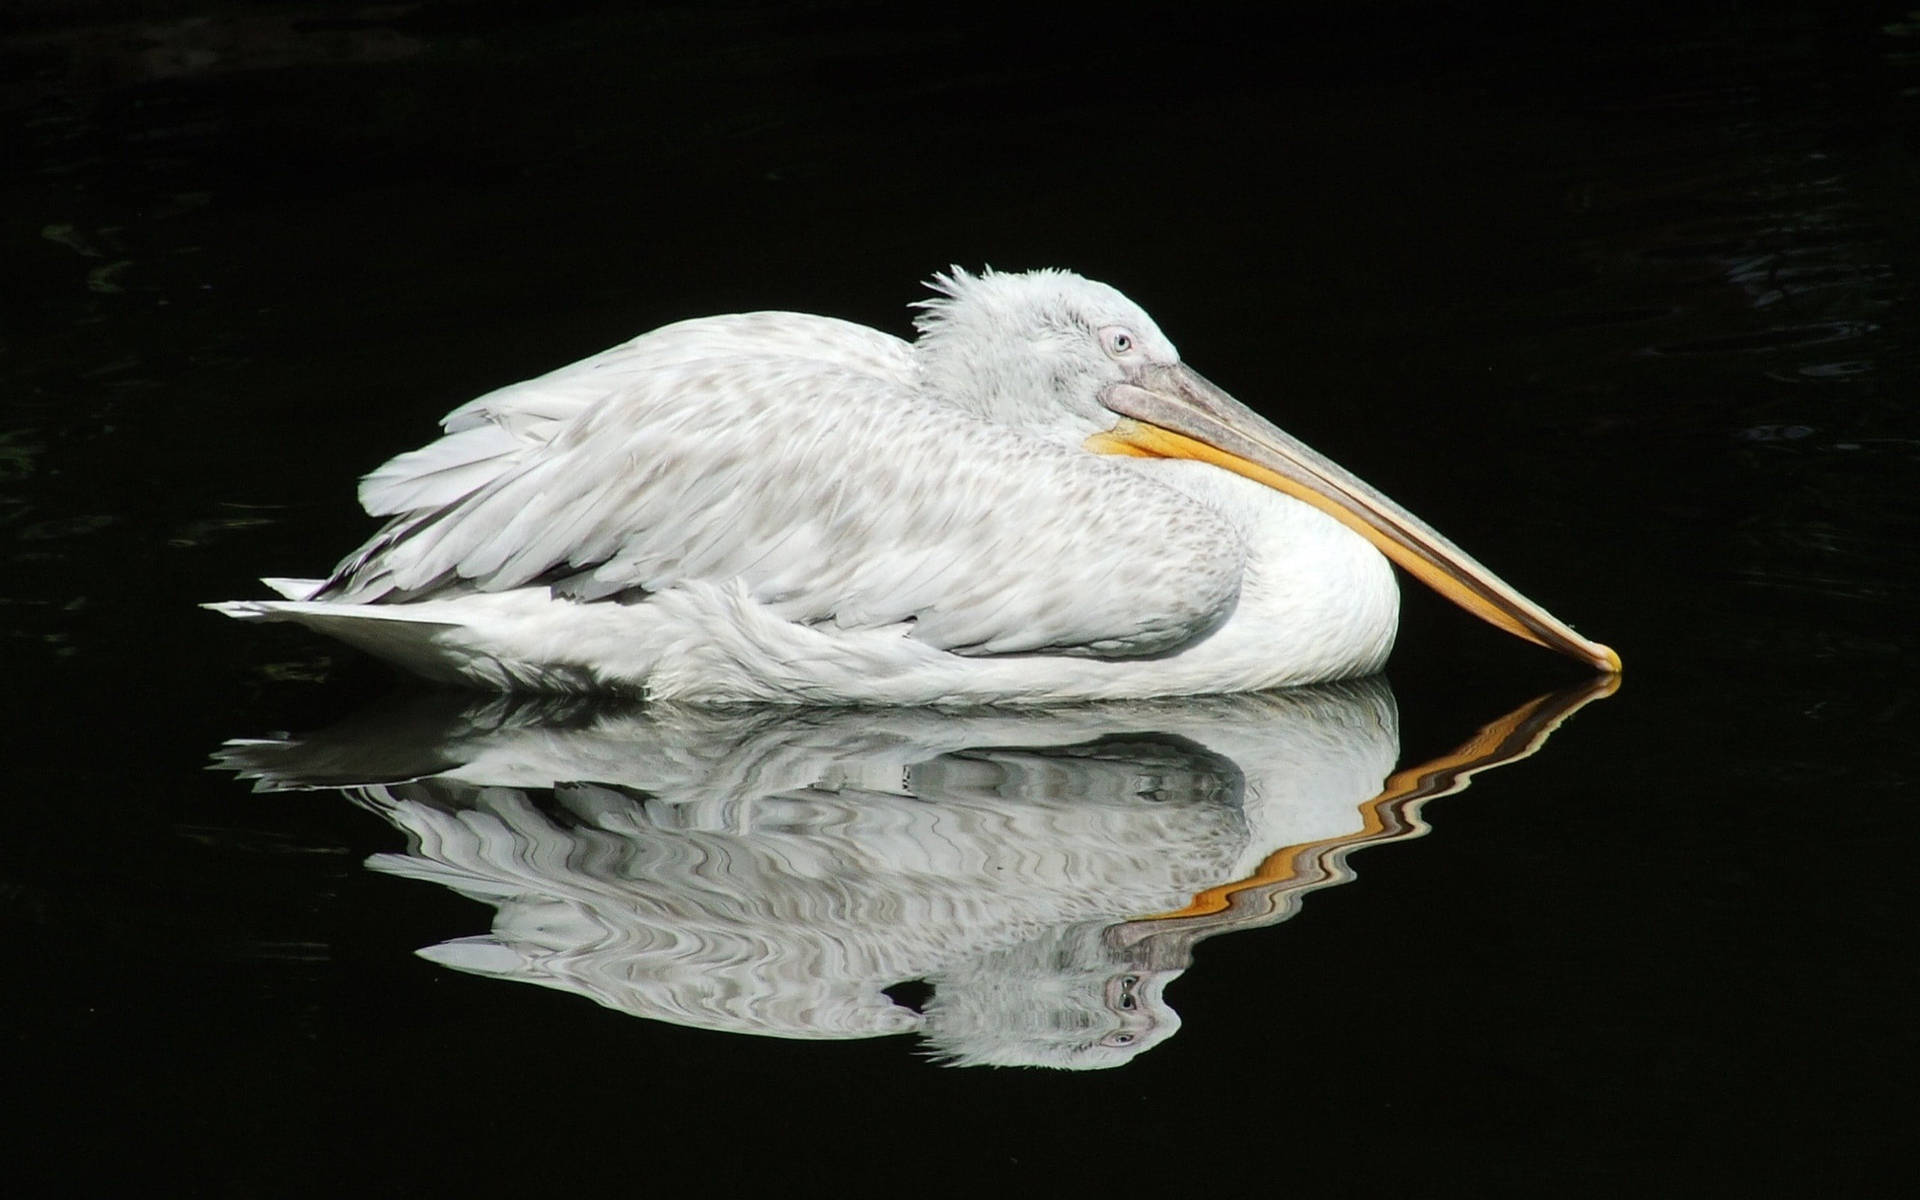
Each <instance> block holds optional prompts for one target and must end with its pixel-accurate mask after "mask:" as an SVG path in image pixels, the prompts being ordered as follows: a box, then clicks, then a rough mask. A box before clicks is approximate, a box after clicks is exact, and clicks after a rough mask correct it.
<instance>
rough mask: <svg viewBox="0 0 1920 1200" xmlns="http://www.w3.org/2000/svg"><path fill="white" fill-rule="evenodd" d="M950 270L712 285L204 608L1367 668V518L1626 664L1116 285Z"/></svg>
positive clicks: (392, 654)
mask: <svg viewBox="0 0 1920 1200" xmlns="http://www.w3.org/2000/svg"><path fill="white" fill-rule="evenodd" d="M937 285H938V287H939V289H940V291H941V292H942V293H943V296H942V297H941V298H939V299H936V300H932V301H927V302H925V303H924V304H923V306H922V307H923V308H924V309H925V312H924V315H923V316H922V317H921V318H920V321H919V325H920V330H921V337H920V340H919V341H918V342H917V343H915V344H913V345H911V346H909V345H908V344H906V343H904V342H901V341H898V340H896V339H894V338H892V337H888V336H886V335H885V334H881V333H877V332H875V331H873V330H870V329H866V328H862V327H860V326H856V325H850V324H847V323H846V322H843V321H835V320H830V319H827V318H823V317H809V316H801V315H798V314H793V313H754V314H748V315H739V316H727V317H714V318H708V319H704V320H696V321H687V322H683V323H681V324H678V325H671V326H668V327H666V328H664V329H659V330H656V331H654V332H652V333H649V334H647V335H645V336H643V337H639V338H636V339H634V340H633V341H631V342H628V343H627V344H625V345H622V346H617V347H615V348H614V349H612V350H609V351H607V352H606V353H604V354H600V355H597V356H595V357H593V358H589V359H587V360H585V361H584V362H580V363H576V364H574V365H573V366H570V367H565V368H562V369H561V370H558V371H555V372H553V373H552V374H550V375H546V376H542V377H541V378H539V379H535V380H532V381H530V382H527V383H523V384H519V385H516V386H514V387H509V388H505V389H502V390H500V391H497V392H493V393H490V394H488V395H486V396H482V397H481V398H480V399H478V400H475V401H473V402H472V403H470V404H467V405H465V406H464V407H462V408H459V409H457V410H455V411H454V412H453V413H452V414H451V415H450V416H449V417H448V418H447V419H446V422H445V427H446V430H447V434H446V436H445V437H443V438H441V439H440V440H439V441H437V442H434V443H433V444H432V445H430V446H428V447H426V448H425V449H423V450H418V451H415V452H413V453H411V454H403V455H401V456H400V457H398V458H396V459H394V460H393V461H392V462H389V463H388V464H387V465H386V466H384V467H381V468H380V469H379V470H377V471H375V472H373V473H372V474H371V475H369V476H368V477H367V478H366V480H365V481H364V483H363V484H362V486H361V489H360V498H361V501H362V503H364V504H365V505H366V507H367V510H368V511H369V512H370V513H373V514H376V515H382V516H389V517H391V518H392V520H391V522H390V523H389V524H388V525H387V527H386V528H385V529H383V530H381V531H380V533H379V534H378V535H377V536H375V537H374V538H373V540H372V541H370V542H368V543H367V544H366V545H365V546H363V547H362V548H361V549H360V550H358V551H356V552H355V553H354V554H352V555H351V556H349V557H348V558H347V559H346V560H345V561H344V562H342V563H341V564H340V566H339V567H338V568H336V570H335V571H334V574H333V575H332V576H331V577H330V578H328V579H326V580H324V581H319V580H280V581H277V582H275V583H274V586H276V587H277V588H278V589H279V590H280V591H281V592H282V593H283V594H284V595H285V596H287V597H288V599H286V600H282V601H243V602H235V603H230V604H225V605H219V606H216V607H218V608H220V609H221V610H222V611H224V612H226V613H228V614H230V615H233V616H236V617H244V618H256V619H258V618H265V619H274V620H293V621H298V622H301V623H303V624H306V625H309V626H312V627H313V628H315V629H318V630H321V631H322V632H325V633H328V634H332V635H334V636H336V637H340V638H343V639H345V640H346V641H349V642H352V643H354V644H356V645H359V646H362V647H364V648H366V649H368V650H371V651H373V652H374V653H376V654H380V655H383V656H385V657H387V658H390V659H393V660H394V661H396V662H399V663H401V664H403V665H405V666H407V667H410V668H412V669H414V670H416V671H419V672H421V673H422V674H425V675H428V676H431V677H435V678H440V679H454V680H467V681H472V682H479V683H482V684H486V685H489V686H495V687H525V688H536V689H549V690H583V689H589V690H590V689H595V688H607V687H612V688H619V689H626V690H640V691H644V692H646V693H647V694H649V695H651V696H654V697H656V698H684V699H710V700H711V699H720V700H779V701H802V702H821V703H841V702H857V703H860V702H867V703H940V702H992V701H1007V700H1016V701H1046V700H1060V699H1088V698H1124V697H1139V696H1155V695H1174V694H1191V693H1202V692H1233V691H1247V690H1254V689H1259V688H1266V687H1274V686H1281V685H1287V684H1299V683H1308V682H1313V681H1318V680H1326V679H1335V678H1344V677H1350V676H1356V675H1362V674H1365V673H1367V672H1370V671H1373V670H1375V669H1377V668H1378V667H1379V666H1380V664H1381V663H1382V662H1383V661H1384V660H1385V658H1386V656H1387V651H1388V649H1389V647H1390V646H1391V645H1392V642H1393V636H1394V630H1395V627H1396V625H1397V623H1398V608H1399V598H1398V594H1397V592H1396V590H1395V586H1394V582H1393V576H1392V572H1391V570H1389V569H1388V567H1387V564H1386V561H1385V560H1384V559H1383V558H1382V557H1381V556H1380V554H1379V553H1376V552H1375V548H1377V549H1378V550H1379V551H1383V552H1384V553H1385V554H1386V555H1387V556H1388V557H1390V558H1392V559H1393V560H1394V561H1395V562H1398V563H1399V564H1400V565H1401V566H1403V567H1405V568H1406V569H1407V570H1409V571H1410V572H1412V573H1413V574H1414V575H1415V576H1417V577H1418V578H1420V579H1421V580H1422V581H1424V582H1426V583H1428V584H1430V585H1431V586H1433V587H1435V588H1436V589H1438V590H1439V591H1441V592H1442V593H1444V594H1445V595H1447V596H1448V597H1449V598H1451V599H1453V600H1454V601H1456V602H1457V603H1459V604H1460V605H1462V606H1463V607H1465V608H1467V609H1468V610H1469V611H1471V612H1474V613H1475V614H1477V615H1479V616H1480V617H1482V618H1484V619H1486V620H1488V621H1490V622H1492V623H1493V624H1495V625H1498V626H1499V627H1501V628H1503V629H1506V630H1507V631H1509V632H1511V633H1514V634H1517V635H1519V636H1520V637H1523V638H1527V639H1529V640H1531V641H1534V642H1538V643H1539V644H1541V645H1543V646H1548V647H1551V648H1553V649H1555V650H1559V651H1561V652H1563V653H1566V654H1569V655H1572V656H1574V657H1576V658H1579V659H1582V660H1584V661H1586V662H1588V663H1590V664H1592V665H1593V666H1595V667H1598V668H1601V669H1603V670H1608V671H1617V670H1618V669H1619V659H1618V658H1617V657H1616V656H1615V655H1614V653H1613V651H1611V650H1609V649H1607V648H1606V647H1605V646H1601V645H1598V644H1596V643H1594V642H1590V641H1588V640H1586V639H1585V638H1582V637H1581V636H1579V635H1578V634H1576V633H1575V632H1574V631H1573V630H1571V629H1570V628H1568V627H1567V626H1566V625H1564V624H1562V623H1561V622H1560V621H1558V620H1557V619H1555V618H1554V617H1553V616H1551V615H1550V614H1549V613H1547V612H1546V611H1545V610H1544V609H1542V608H1541V607H1540V606H1538V605H1536V604H1534V603H1533V602H1531V601H1529V600H1527V599H1526V598H1525V597H1523V596H1521V595H1520V593H1518V592H1516V591H1514V590H1513V589H1512V588H1511V587H1509V586H1508V585H1507V584H1505V583H1503V582H1502V581H1500V580H1499V579H1498V578H1496V577H1495V576H1494V575H1493V574H1492V573H1491V572H1489V571H1487V570H1486V568H1484V567H1482V566H1480V565H1479V564H1478V563H1476V562H1475V561H1474V560H1473V559H1471V558H1469V557H1468V556H1467V555H1466V554H1465V553H1463V552H1462V551H1460V550H1459V549H1458V548H1457V547H1455V546H1454V545H1453V544H1452V543H1451V542H1448V541H1447V540H1446V539H1445V538H1443V537H1441V536H1440V535H1439V534H1438V533H1437V532H1435V531H1434V530H1433V529H1432V528H1430V527H1429V526H1428V525H1426V524H1425V523H1424V522H1422V521H1420V520H1419V519H1418V518H1417V517H1414V516H1413V515H1412V514H1411V513H1408V512H1407V511H1406V510H1404V509H1402V508H1400V507H1399V506H1398V505H1396V504H1394V503H1393V502H1392V501H1390V500H1388V499H1387V498H1386V497H1384V496H1382V495H1380V494H1379V493H1378V492H1376V491H1374V490H1373V489H1371V488H1369V487H1368V486H1367V485H1365V484H1364V483H1362V482H1360V481H1359V480H1358V479H1356V478H1354V477H1353V476H1352V475H1350V474H1348V473H1347V472H1345V471H1343V470H1342V469H1341V468H1339V467H1338V466H1336V465H1334V464H1333V463H1332V462H1330V461H1328V460H1327V459H1325V458H1323V457H1321V456H1320V455H1318V454H1316V453H1315V452H1313V451H1312V450H1310V449H1308V448H1307V447H1306V446H1304V445H1302V444H1301V443H1300V442H1298V441H1296V440H1294V439H1293V438H1291V437H1289V436H1288V435H1286V434H1285V433H1282V432H1281V431H1280V430H1278V429H1276V428H1274V427H1273V426H1272V425H1270V424H1268V423H1267V422H1266V421H1264V420H1262V419H1261V418H1260V417H1258V416H1256V415H1255V414H1254V413H1253V412H1252V411H1251V410H1249V409H1247V408H1246V407H1245V406H1243V405H1241V404H1240V403H1238V402H1237V401H1235V400H1234V399H1233V398H1232V397H1230V396H1228V395H1226V394H1225V393H1224V392H1222V391H1220V390H1219V389H1217V388H1215V387H1214V386H1213V385H1212V384H1210V383H1208V382H1207V381H1206V380H1205V379H1202V378H1201V377H1200V376H1199V375H1198V374H1196V373H1194V372H1193V371H1191V370H1189V369H1188V368H1187V367H1185V366H1183V365H1182V364H1181V362H1180V358H1179V355H1178V353H1177V352H1176V351H1175V350H1174V348H1173V345H1172V343H1170V342H1169V341H1168V340H1167V339H1166V337H1165V335H1163V334H1162V333H1161V332H1160V330H1159V329H1158V328H1157V327H1155V325H1154V323H1153V321H1152V320H1151V319H1150V318H1149V317H1148V316H1147V314H1146V313H1144V312H1142V311H1141V310H1140V308H1139V307H1138V306H1137V305H1135V304H1134V303H1133V302H1132V301H1130V300H1128V299H1127V298H1126V297H1125V296H1122V295H1121V294H1120V293H1119V292H1117V291H1114V290H1113V289H1112V288H1110V287H1107V286H1105V285H1104V284H1097V283H1092V282H1090V281H1088V280H1085V279H1081V278H1079V277H1078V276H1075V275H1071V274H1067V273H1064V272H1057V271H1042V272H1034V273H1031V274H995V273H992V272H988V273H987V274H985V275H982V276H979V277H974V276H970V275H967V274H965V273H964V272H961V271H959V270H958V269H956V270H955V271H954V272H953V274H952V276H951V277H950V278H942V279H940V280H938V281H937ZM1355 534H1358V535H1359V536H1355ZM1369 543H1371V546H1370V545H1369Z"/></svg>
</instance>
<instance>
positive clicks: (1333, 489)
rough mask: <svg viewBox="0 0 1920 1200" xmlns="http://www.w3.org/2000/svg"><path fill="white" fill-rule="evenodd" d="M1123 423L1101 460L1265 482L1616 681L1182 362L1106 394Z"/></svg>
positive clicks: (1538, 614) (1342, 473)
mask: <svg viewBox="0 0 1920 1200" xmlns="http://www.w3.org/2000/svg"><path fill="white" fill-rule="evenodd" d="M1100 402H1101V403H1102V404H1104V405H1106V407H1107V408H1109V409H1111V410H1112V411H1113V412H1115V413H1117V414H1118V415H1119V416H1120V422H1119V423H1118V424H1117V425H1115V426H1114V427H1113V428H1112V429H1111V430H1108V431H1107V432H1105V433H1097V434H1094V435H1093V436H1092V437H1090V438H1088V439H1087V443H1086V444H1087V448H1088V449H1089V450H1093V451H1096V452H1099V453H1103V454H1129V455H1135V456H1141V457H1149V458H1191V459H1198V460H1199V461H1201V462H1209V463H1212V464H1214V465H1215V466H1218V467H1225V468H1226V469H1227V470H1229V471H1232V472H1234V473H1235V474H1237V475H1244V476H1246V477H1247V478H1248V479H1252V480H1255V481H1256V482H1259V483H1264V484H1266V485H1267V486H1268V487H1271V488H1275V489H1278V490H1279V491H1282V492H1285V493H1286V494H1287V495H1289V496H1292V497H1294V498H1295V499H1297V500H1304V501H1306V502H1307V503H1308V504H1311V505H1313V506H1314V507H1315V508H1317V509H1319V510H1320V511H1322V512H1324V513H1326V514H1327V515H1329V516H1331V517H1333V518H1334V519H1335V520H1337V521H1339V522H1340V523H1341V524H1342V525H1345V526H1346V527H1347V528H1349V529H1351V530H1353V531H1354V532H1355V533H1358V534H1359V535H1360V536H1361V537H1364V538H1366V539H1367V540H1368V541H1370V542H1372V543H1373V544H1374V545H1375V546H1377V547H1379V549H1380V552H1381V553H1383V554H1385V555H1386V556H1387V557H1388V558H1390V559H1392V560H1393V561H1394V562H1396V563H1399V564H1400V565H1401V566H1402V567H1403V568H1405V569H1406V570H1407V571H1409V572H1410V573H1412V575H1413V576H1414V577H1415V578H1417V579H1419V580H1420V581H1421V582H1422V583H1424V584H1426V585H1427V586H1428V587H1430V588H1432V589H1433V590H1435V591H1437V592H1439V593H1440V594H1441V595H1443V596H1445V597H1446V598H1447V599H1449V600H1451V601H1453V602H1454V603H1455V604H1458V605H1459V606H1460V607H1461V608H1464V609H1466V610H1467V611H1468V612H1470V613H1472V614H1474V615H1475V616H1477V617H1479V618H1480V619H1482V620H1484V621H1486V622H1488V623H1489V624H1492V625H1496V626H1498V627H1499V628H1501V629H1504V630H1506V631H1507V632H1508V633H1511V634H1513V635H1514V636H1515V637H1521V638H1525V639H1526V640H1528V641H1530V642H1534V643H1536V644H1538V645H1541V646H1545V647H1546V648H1547V649H1549V650H1558V651H1559V652H1560V653H1562V654H1565V655H1568V656H1569V657H1572V658H1577V659H1580V660H1581V661H1582V662H1585V663H1588V664H1590V665H1592V666H1594V667H1596V668H1598V669H1599V670H1602V671H1606V672H1609V673H1615V674H1617V673H1618V672H1619V670H1620V656H1619V655H1618V654H1615V653H1614V652H1613V651H1612V650H1611V649H1610V648H1608V647H1606V646H1603V645H1601V644H1600V643H1598V642H1594V641H1589V640H1587V639H1586V638H1583V637H1581V636H1580V635H1579V634H1577V633H1575V632H1574V631H1573V629H1572V628H1571V627H1570V626H1568V625H1567V624H1566V622H1564V621H1561V620H1560V619H1559V618H1558V617H1555V616H1554V615H1553V614H1552V613H1550V612H1548V611H1547V610H1546V609H1544V608H1541V607H1540V606H1539V605H1538V604H1535V603H1534V602H1533V601H1531V600H1529V599H1527V598H1526V597H1525V596H1523V595H1521V594H1520V593H1519V592H1517V591H1515V590H1514V589H1513V587H1512V586H1510V585H1509V584H1507V583H1506V582H1505V581H1504V580H1502V579H1501V578H1500V577H1499V576H1498V575H1495V574H1494V573H1493V572H1492V571H1489V570H1487V569H1486V568H1485V567H1483V566H1481V565H1480V564H1479V563H1478V562H1475V561H1474V560H1473V558H1472V557H1471V556H1469V555H1468V554H1467V552H1466V551H1464V550H1462V549H1460V547H1458V546H1456V545H1454V544H1453V543H1452V542H1450V541H1448V540H1447V539H1446V538H1444V537H1442V536H1441V535H1440V532H1439V531H1438V530H1436V529H1434V528H1433V526H1431V525H1429V524H1427V523H1426V522H1425V521H1422V520H1421V519H1420V518H1419V517H1416V516H1414V515H1413V514H1412V513H1410V512H1408V511H1407V510H1406V509H1404V508H1402V507H1400V506H1399V505H1398V504H1395V503H1394V502H1393V501H1392V500H1389V499H1387V497H1385V496H1383V495H1381V494H1380V493H1379V492H1377V491H1375V490H1374V489H1373V488H1371V487H1368V486H1367V485H1366V484H1365V483H1363V482H1362V481H1361V480H1359V479H1358V478H1356V477H1355V476H1354V475H1353V473H1352V472H1350V471H1348V470H1346V469H1345V468H1343V467H1341V466H1340V465H1339V464H1338V463H1335V462H1334V461H1333V460H1332V459H1329V458H1327V457H1326V456H1325V455H1323V454H1320V453H1318V452H1317V451H1315V450H1313V449H1312V448H1310V447H1308V446H1307V445H1306V444H1305V443H1304V442H1301V441H1300V440H1299V439H1298V438H1295V437H1292V436H1290V435H1289V434H1286V433H1283V432H1282V431H1281V430H1279V429H1277V428H1275V427H1274V426H1273V425H1272V424H1271V423H1270V422H1268V421H1267V420H1266V419H1265V418H1263V417H1261V416H1260V415H1259V414H1258V413H1256V412H1254V411H1253V410H1252V409H1250V408H1248V407H1247V406H1246V405H1244V404H1242V403H1240V402H1239V401H1238V400H1235V399H1234V398H1233V397H1232V396H1229V395H1228V394H1227V393H1225V392H1223V391H1221V390H1220V389H1219V388H1217V387H1215V386H1214V385H1213V384H1211V383H1209V382H1207V380H1206V378H1205V377H1204V376H1202V375H1200V373H1199V372H1197V371H1193V370H1190V369H1189V368H1187V367H1186V366H1184V365H1181V364H1173V365H1154V366H1149V367H1146V368H1144V369H1142V370H1140V371H1138V372H1136V373H1135V374H1134V375H1133V376H1132V378H1130V379H1129V380H1128V381H1126V382H1124V383H1118V384H1115V385H1113V386H1112V387H1109V388H1107V389H1106V390H1105V391H1103V392H1102V393H1101V395H1100Z"/></svg>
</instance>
